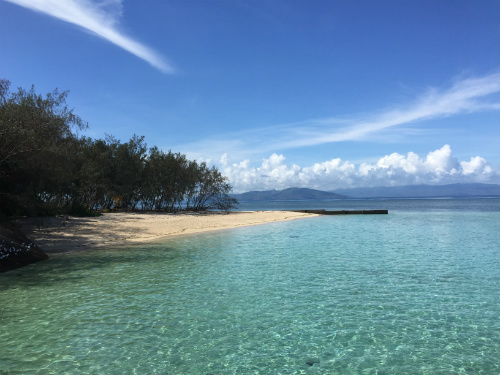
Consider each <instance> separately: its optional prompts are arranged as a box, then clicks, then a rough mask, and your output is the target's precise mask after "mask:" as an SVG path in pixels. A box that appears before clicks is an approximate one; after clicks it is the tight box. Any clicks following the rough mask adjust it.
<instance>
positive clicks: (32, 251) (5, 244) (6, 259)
mask: <svg viewBox="0 0 500 375" xmlns="http://www.w3.org/2000/svg"><path fill="white" fill-rule="evenodd" d="M48 257H49V256H48V255H47V254H45V253H44V252H43V251H42V250H41V249H40V248H39V247H38V246H37V245H36V244H34V243H33V242H32V241H31V240H30V239H29V238H28V237H26V235H24V233H23V232H21V231H20V230H19V229H18V228H16V227H15V226H13V225H12V224H8V223H0V272H6V271H10V270H14V269H16V268H19V267H24V266H27V265H28V264H31V263H35V262H39V261H41V260H44V259H48Z"/></svg>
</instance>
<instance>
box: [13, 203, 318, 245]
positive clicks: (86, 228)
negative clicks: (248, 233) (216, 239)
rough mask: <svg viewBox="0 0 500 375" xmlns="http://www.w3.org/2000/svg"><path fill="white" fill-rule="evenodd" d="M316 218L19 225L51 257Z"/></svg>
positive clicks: (158, 216) (170, 217) (180, 216)
mask: <svg viewBox="0 0 500 375" xmlns="http://www.w3.org/2000/svg"><path fill="white" fill-rule="evenodd" d="M315 216H317V215H314V214H308V213H299V212H289V211H243V212H240V211H237V212H230V213H226V212H206V213H189V212H187V213H186V212H183V213H176V214H173V213H156V212H137V213H135V212H134V213H131V212H116V213H106V214H103V215H102V216H99V217H71V216H69V217H68V216H66V217H57V218H31V219H24V220H20V221H19V222H18V224H19V225H21V227H22V229H23V230H24V232H25V233H26V234H27V235H28V236H29V237H30V238H31V239H32V240H34V241H35V242H36V243H37V244H38V245H39V246H40V248H42V249H43V250H44V251H45V252H46V253H48V254H51V253H67V252H75V251H82V250H92V249H97V248H103V247H109V248H110V247H117V246H127V245H137V244H140V243H145V242H151V241H157V240H161V239H163V238H166V237H171V236H179V235H187V234H194V233H201V232H207V231H215V230H224V229H232V228H238V227H245V226H252V225H260V224H266V223H272V222H277V221H285V220H294V219H300V218H307V217H315Z"/></svg>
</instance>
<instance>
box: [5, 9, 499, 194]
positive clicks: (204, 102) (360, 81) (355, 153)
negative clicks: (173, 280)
mask: <svg viewBox="0 0 500 375" xmlns="http://www.w3.org/2000/svg"><path fill="white" fill-rule="evenodd" d="M499 14H500V0H477V1H476V0H462V1H456V0H440V1H435V0H377V1H369V0H314V1H306V0H210V1H206V0H189V1H186V0H149V1H132V0H100V1H97V0H0V78H5V79H8V80H9V81H10V82H11V89H16V88H17V87H23V88H30V87H31V85H34V86H35V90H36V91H37V92H39V93H47V92H52V91H53V90H54V89H55V88H58V89H59V90H60V91H64V90H68V91H69V95H68V98H67V103H68V105H69V107H71V108H73V109H74V113H75V114H77V115H79V116H80V117H81V118H82V119H83V120H85V121H87V122H88V124H89V129H88V130H87V131H85V132H83V133H82V135H84V136H87V137H92V138H104V137H106V134H109V135H113V136H115V137H116V138H117V139H120V140H121V141H122V142H126V141H127V140H129V139H130V138H131V137H132V136H133V135H134V134H138V135H144V136H145V140H146V143H147V144H148V146H149V147H152V146H155V145H156V146H158V147H160V148H161V149H163V150H165V151H168V150H172V151H174V152H181V153H183V154H186V156H187V157H188V158H190V159H196V160H198V161H200V162H201V161H205V162H207V163H208V164H209V165H215V166H216V167H217V168H218V169H219V170H220V171H221V172H222V173H223V174H224V175H226V176H227V177H228V179H229V181H230V183H231V185H232V186H233V191H234V192H244V191H250V190H268V189H284V188H287V187H308V188H314V189H320V190H327V191H330V190H335V189H339V188H349V187H368V186H397V185H410V184H432V185H439V184H447V183H469V182H481V183H500V147H499V145H500V18H499V17H498V15H499Z"/></svg>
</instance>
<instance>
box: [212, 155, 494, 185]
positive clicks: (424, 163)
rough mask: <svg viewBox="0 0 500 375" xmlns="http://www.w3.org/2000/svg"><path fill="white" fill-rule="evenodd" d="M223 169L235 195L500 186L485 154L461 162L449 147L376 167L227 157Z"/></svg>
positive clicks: (277, 157)
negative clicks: (463, 184)
mask: <svg viewBox="0 0 500 375" xmlns="http://www.w3.org/2000/svg"><path fill="white" fill-rule="evenodd" d="M220 165H221V168H220V169H221V171H222V172H223V173H224V174H225V175H226V176H227V177H228V178H229V180H230V182H231V184H232V185H233V188H234V192H244V191H251V190H269V189H285V188H288V187H308V188H314V189H320V190H335V189H341V188H351V187H360V186H364V187H369V186H400V185H413V184H448V183H460V182H485V183H500V170H499V169H494V168H493V167H492V166H491V165H489V163H488V162H487V161H486V160H485V159H483V158H482V157H480V156H476V157H473V158H471V159H470V161H462V162H459V161H458V160H457V159H456V158H455V157H454V156H453V154H452V150H451V147H450V146H449V145H444V146H443V147H441V148H440V149H438V150H434V151H430V152H429V153H428V154H427V155H426V156H425V157H420V156H419V155H417V154H415V153H413V152H409V153H408V154H406V155H401V154H398V153H392V154H390V155H385V156H383V157H381V158H380V159H379V160H378V161H376V162H375V163H362V164H360V165H355V164H354V163H351V162H349V161H343V160H341V159H339V158H336V159H332V160H327V161H324V162H321V163H315V164H313V165H312V166H305V167H301V166H299V165H296V164H292V165H288V164H287V163H286V158H285V156H283V155H281V154H280V155H278V154H275V153H274V154H272V155H271V156H270V157H269V158H265V159H263V160H262V163H261V165H260V166H258V167H252V166H251V165H250V161H249V160H244V161H242V162H239V163H230V161H229V157H228V155H227V154H224V155H223V157H222V158H221V160H220Z"/></svg>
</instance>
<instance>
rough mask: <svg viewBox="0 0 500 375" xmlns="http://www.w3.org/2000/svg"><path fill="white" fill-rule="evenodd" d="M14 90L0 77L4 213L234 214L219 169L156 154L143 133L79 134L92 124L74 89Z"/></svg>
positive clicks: (0, 164) (0, 168) (0, 189)
mask: <svg viewBox="0 0 500 375" xmlns="http://www.w3.org/2000/svg"><path fill="white" fill-rule="evenodd" d="M9 88H10V82H9V81H7V80H5V79H2V80H0V216H10V215H31V216H33V215H47V214H57V213H63V212H64V213H71V214H90V213H92V212H95V211H96V210H110V209H116V208H120V209H123V210H137V209H154V210H166V211H173V210H180V209H186V210H206V209H220V210H229V209H231V208H233V207H234V206H235V204H236V203H237V202H236V200H235V199H233V198H231V197H229V195H228V194H229V192H230V191H231V185H230V184H229V183H228V181H227V178H226V177H224V176H222V175H221V173H220V172H219V171H218V170H217V169H216V168H215V167H212V168H210V167H208V166H207V165H206V164H205V163H198V162H196V161H191V160H188V159H186V156H185V155H183V154H180V153H173V152H172V151H168V152H167V153H165V152H163V151H162V150H160V149H159V148H158V147H156V146H155V147H152V148H150V149H149V150H148V148H147V145H146V143H145V141H144V137H142V136H137V135H134V136H133V137H132V138H131V139H130V140H129V141H128V142H126V143H121V142H120V141H119V140H117V139H115V138H114V137H113V136H107V137H106V138H105V139H91V138H88V137H82V136H79V134H78V132H79V131H81V130H84V129H85V128H86V127H87V126H88V125H87V124H86V123H85V122H84V121H83V120H82V119H81V118H80V117H78V116H76V115H75V114H74V113H73V110H71V109H68V107H67V106H66V97H67V92H62V93H60V92H58V91H57V90H55V91H54V92H52V93H49V94H47V95H46V96H45V97H43V96H42V95H39V94H36V93H35V90H34V88H33V87H32V88H31V89H30V90H29V91H26V90H24V89H21V88H20V89H18V91H17V92H10V91H9ZM116 197H120V198H119V199H116ZM114 198H115V199H114Z"/></svg>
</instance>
